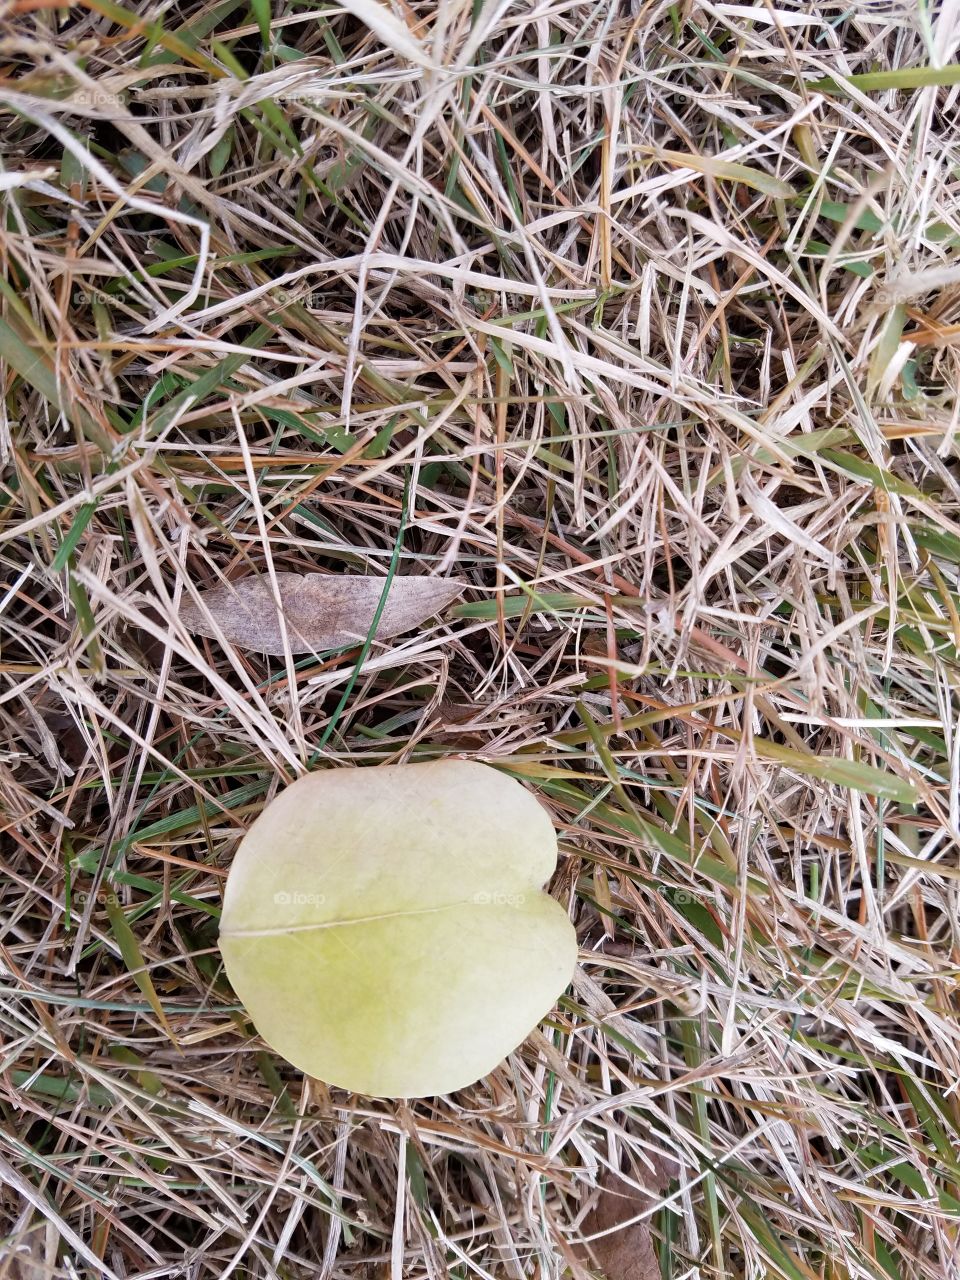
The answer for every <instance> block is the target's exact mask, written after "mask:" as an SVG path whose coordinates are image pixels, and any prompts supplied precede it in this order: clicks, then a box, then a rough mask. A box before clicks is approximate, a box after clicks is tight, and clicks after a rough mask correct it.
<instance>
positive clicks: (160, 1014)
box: [106, 890, 177, 1044]
mask: <svg viewBox="0 0 960 1280" xmlns="http://www.w3.org/2000/svg"><path fill="white" fill-rule="evenodd" d="M106 907H107V915H108V916H109V918H110V928H111V930H112V932H113V936H114V938H115V939H116V942H117V946H118V948H119V949H120V955H121V956H122V957H123V963H124V964H125V965H126V966H127V970H128V971H129V972H130V973H131V974H132V976H133V980H134V982H135V983H136V984H137V986H138V987H139V988H140V990H141V992H142V993H143V995H144V996H145V997H146V999H147V1001H148V1003H149V1005H150V1008H151V1009H152V1010H153V1012H154V1013H155V1014H156V1015H157V1019H158V1021H159V1022H160V1025H161V1026H162V1027H163V1029H164V1031H166V1033H167V1035H168V1036H169V1037H170V1039H171V1040H172V1041H173V1043H174V1044H176V1043H177V1041H176V1037H175V1036H174V1034H173V1031H172V1029H171V1027H170V1023H169V1022H168V1021H167V1015H166V1014H165V1013H164V1011H163V1005H162V1004H161V1003H160V997H159V996H158V995H157V992H156V988H155V987H154V985H153V979H152V978H151V977H150V970H149V968H148V967H147V965H146V964H145V963H144V959H143V955H142V954H141V951H140V944H139V942H137V938H136V934H135V933H134V932H133V930H132V929H131V928H130V925H129V923H128V922H127V917H126V915H125V914H124V910H123V907H121V905H120V903H119V902H118V901H117V898H116V895H115V894H114V893H113V892H112V891H110V890H108V891H107V897H106Z"/></svg>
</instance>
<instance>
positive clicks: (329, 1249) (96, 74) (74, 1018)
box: [0, 0, 960, 1280]
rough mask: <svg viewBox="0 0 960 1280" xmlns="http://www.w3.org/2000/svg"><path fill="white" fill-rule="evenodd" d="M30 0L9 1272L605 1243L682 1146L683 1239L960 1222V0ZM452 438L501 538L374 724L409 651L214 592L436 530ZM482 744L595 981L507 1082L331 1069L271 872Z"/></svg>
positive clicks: (5, 655) (910, 1238) (828, 1242)
mask: <svg viewBox="0 0 960 1280" xmlns="http://www.w3.org/2000/svg"><path fill="white" fill-rule="evenodd" d="M2 24H3V25H2V40H0V129H2V136H3V173H2V191H3V200H4V205H5V223H4V231H3V235H2V246H3V281H2V285H0V288H2V295H3V296H2V300H0V357H2V361H0V371H2V379H3V381H2V387H3V400H2V420H0V453H2V464H3V468H4V470H3V479H2V492H0V507H2V514H0V538H2V542H0V557H2V569H3V576H2V584H3V586H2V591H0V606H2V623H3V651H2V664H0V673H2V685H0V724H2V743H0V751H2V754H0V786H2V792H0V795H2V804H3V807H4V810H5V814H6V816H5V818H4V821H3V827H4V830H3V833H2V837H0V838H2V841H3V863H4V873H5V875H4V881H3V888H4V891H5V894H6V900H5V903H4V907H3V916H2V919H3V924H2V947H0V962H2V981H0V985H2V1000H0V1007H2V1013H3V1021H4V1036H3V1039H4V1042H5V1043H4V1045H3V1048H2V1050H0V1097H2V1101H0V1105H2V1108H3V1123H2V1126H0V1130H2V1131H0V1156H2V1160H0V1183H3V1184H4V1188H5V1189H4V1190H3V1191H2V1192H0V1195H2V1200H0V1258H2V1259H3V1260H2V1261H0V1274H6V1275H7V1276H11V1277H17V1276H24V1277H29V1280H37V1278H39V1277H40V1276H45V1277H77V1276H82V1277H101V1276H102V1277H117V1278H120V1277H127V1278H132V1277H140V1278H142V1280H146V1277H158V1278H159V1277H167V1276H170V1277H173V1276H188V1277H190V1278H191V1280H200V1278H201V1277H226V1276H230V1275H234V1276H238V1277H239V1276H245V1277H268V1276H269V1277H283V1278H284V1280H288V1278H289V1280H293V1278H299V1277H315V1276H316V1277H321V1276H322V1277H363V1276H388V1275H389V1276H391V1277H397V1278H398V1277H400V1276H411V1277H419V1276H429V1277H438V1276H442V1275H445V1274H449V1275H453V1276H458V1277H464V1278H466V1277H474V1276H478V1277H497V1278H498V1280H499V1278H500V1277H521V1276H543V1277H559V1276H561V1275H564V1274H566V1273H568V1272H569V1273H572V1274H574V1275H580V1276H582V1275H583V1271H582V1270H579V1268H582V1266H583V1264H582V1263H580V1262H578V1261H577V1260H576V1256H575V1250H576V1245H577V1242H578V1240H579V1239H580V1236H581V1226H582V1224H583V1223H584V1221H585V1220H586V1219H587V1218H588V1215H590V1214H591V1212H592V1207H593V1205H594V1202H595V1199H596V1194H595V1192H594V1191H593V1189H594V1188H595V1187H596V1186H597V1185H598V1183H599V1182H600V1181H601V1179H602V1178H603V1177H604V1171H605V1170H608V1169H611V1168H615V1169H620V1170H622V1171H623V1172H625V1173H626V1174H627V1176H628V1177H629V1178H630V1179H631V1180H632V1181H633V1182H635V1183H636V1184H637V1185H638V1186H640V1187H646V1188H650V1187H657V1186H659V1172H658V1171H661V1170H662V1169H663V1168H664V1167H667V1168H669V1169H670V1171H671V1173H672V1181H671V1182H670V1185H669V1187H668V1188H667V1189H666V1190H665V1191H664V1192H662V1193H659V1192H658V1198H657V1200H656V1202H655V1203H654V1204H653V1207H652V1208H646V1209H644V1210H643V1212H644V1213H645V1214H646V1215H647V1220H649V1221H650V1223H651V1225H652V1228H653V1231H654V1239H655V1241H656V1245H657V1249H658V1252H659V1257H660V1265H661V1268H662V1272H663V1275H664V1276H665V1277H670V1278H672V1277H681V1276H690V1277H692V1276H697V1275H700V1276H711V1277H720V1276H724V1277H739V1276H744V1277H747V1276H750V1277H760V1276H764V1277H784V1278H787V1280H811V1278H812V1277H825V1278H828V1280H841V1278H845V1277H857V1278H860V1277H863V1278H864V1280H866V1278H869V1280H897V1278H903V1280H908V1278H911V1277H918V1278H919V1277H924V1278H928V1277H929V1278H930V1280H940V1278H941V1277H947V1276H951V1275H956V1274H958V1270H960V1249H958V1228H960V1098H958V1096H957V1093H956V1090H955V1085H956V1081H957V1077H958V1069H960V1027H958V1016H957V1015H958V1008H960V1005H958V999H960V994H958V985H957V977H958V968H960V937H958V932H957V906H958V880H960V863H958V851H957V841H958V835H960V833H958V826H960V798H958V796H960V789H958V772H960V730H958V683H960V679H958V648H960V590H958V565H960V474H958V468H957V449H956V438H957V427H958V414H960V401H958V397H957V382H958V353H960V343H958V335H960V289H958V285H960V268H958V266H957V261H958V259H957V246H958V244H960V145H958V130H957V119H958V116H957V105H958V100H960V88H958V87H957V86H958V78H960V77H958V74H957V65H956V57H957V48H958V44H960V9H958V6H957V5H956V4H955V3H948V2H946V0H945V2H944V3H942V4H935V3H933V2H932V0H916V3H903V4H895V3H882V2H880V3H873V2H871V0H849V2H848V0H836V2H835V3H823V4H806V3H802V0H764V2H763V3H761V2H760V0H757V3H750V2H748V3H747V4H727V3H720V0H711V2H710V3H690V2H689V0H679V2H678V3H676V4H667V3H653V2H651V3H644V2H643V0H637V2H636V3H635V4H634V5H633V7H632V8H631V7H630V6H629V5H627V4H623V5H621V6H618V5H617V4H615V3H600V4H595V3H580V2H579V0H542V2H540V3H536V2H534V0H531V2H530V3H519V2H517V3H511V2H510V0H487V2H486V3H477V4H475V5H471V3H470V0H440V3H438V4H436V5H434V4H423V5H416V4H413V5H411V4H408V3H407V0H394V3H393V5H392V7H391V8H390V9H389V10H387V9H385V8H383V7H381V6H380V5H378V4H376V3H375V2H374V0H345V3H344V4H343V6H342V7H339V8H338V7H327V6H322V7H318V8H311V7H309V6H301V5H297V4H294V3H290V4H284V3H276V4H274V5H272V6H270V5H269V4H267V3H266V0H256V2H255V3H252V4H251V6H250V8H249V9H248V8H247V7H246V6H245V5H238V4H235V3H233V2H232V0H226V2H225V3H222V4H218V5H213V4H210V5H199V4H195V3H193V2H192V0H187V2H186V3H182V4H175V5H169V4H166V5H165V4H161V3H159V2H158V0H143V2H142V3H140V4H138V3H137V0H126V3H124V4H117V3H114V0H81V3H78V4H76V5H75V6H73V7H71V8H69V9H58V8H54V7H53V5H52V3H51V4H46V3H44V2H43V0H40V3H37V2H36V0H6V3H5V4H4V6H3V17H2ZM878 72H879V73H880V74H879V75H878V74H875V73H878ZM858 74H860V75H862V76H863V78H862V79H861V80H859V81H857V80H856V78H854V79H853V80H847V79H846V77H847V76H850V75H853V76H854V77H856V76H857V75H858ZM405 486H408V487H409V498H410V516H409V520H408V522H407V527H406V528H405V529H404V530H403V545H402V552H401V559H400V572H401V573H430V574H442V575H448V574H449V575H456V576H457V577H460V578H464V579H466V580H467V581H468V583H469V584H470V590H469V592H468V595H467V597H466V602H465V603H464V604H463V605H460V606H457V607H455V608H453V609H452V610H450V611H448V613H447V615H446V616H445V618H443V619H440V620H435V621H434V622H433V623H432V624H430V625H428V626H427V627H425V628H424V629H422V630H421V631H420V632H418V633H415V634H412V635H408V636H406V637H403V638H401V639H399V640H394V641H390V642H388V643H385V644H377V643H375V644H374V646H373V648H372V649H371V651H370V654H369V655H368V657H367V658H366V660H365V662H364V663H363V666H362V669H361V670H360V671H359V677H358V679H357V681H356V684H355V686H354V688H353V690H352V693H351V695H350V698H349V700H348V701H347V704H346V706H345V707H344V710H343V711H342V713H341V714H340V715H339V716H338V717H337V719H336V722H335V723H333V722H332V717H333V716H334V713H335V710H336V708H337V706H338V703H339V702H340V700H341V697H342V694H343V692H344V689H345V688H346V687H347V682H348V681H349V680H350V679H351V677H352V676H353V674H354V672H355V667H356V657H357V651H356V650H354V651H352V652H350V653H347V654H342V653H341V654H337V655H329V654H324V655H319V656H318V657H316V658H313V657H311V658H308V659H307V660H304V661H297V662H296V664H295V665H294V664H293V663H291V664H290V665H287V664H285V663H284V662H283V661H282V660H280V661H277V660H266V659H263V658H261V657H259V656H258V655H256V654H252V653H246V652H240V651H237V650H236V649H233V648H231V649H230V650H229V651H225V650H224V649H222V648H221V647H220V646H219V645H218V644H216V643H215V642H213V641H208V640H203V639H200V638H196V637H192V636H191V635H189V634H188V633H187V631H186V629H185V628H184V627H183V626H182V625H180V624H179V623H178V621H177V616H178V605H179V602H180V601H181V600H182V599H183V598H184V597H187V596H193V594H194V593H195V590H196V588H198V587H203V586H208V585H212V584H215V583H216V582H218V581H220V580H222V579H223V578H228V579H229V578H231V577H237V576H238V575H242V574H244V573H248V572H251V571H260V570H264V569H266V568H267V567H268V566H269V565H270V564H272V565H273V566H274V568H275V569H277V570H280V569H284V570H307V569H318V568H319V569H328V570H331V571H334V572H336V571H347V570H349V571H352V572H365V573H370V574H375V575H383V574H384V573H385V572H386V570H387V567H388V565H389V563H390V557H391V551H392V549H393V546H394V543H395V541H396V538H397V535H398V525H399V521H400V513H401V509H402V503H403V495H404V489H405ZM321 743H323V745H322V749H320V746H321ZM437 752H449V753H463V754H466V755H469V756H472V757H475V758H478V759H483V760H488V761H494V762H496V763H497V764H498V765H501V766H502V767H503V768H505V769H507V770H510V771H512V772H514V773H515V774H516V775H518V776H520V777H522V778H524V779H526V780H528V781H529V782H530V783H531V784H533V785H534V786H535V787H536V788H537V790H538V793H539V794H540V795H541V797H542V798H543V799H544V801H545V802H546V803H548V804H550V805H551V806H552V810H553V813H554V815H555V818H556V822H557V826H558V829H559V831H560V834H561V847H562V851H563V854H564V858H563V860H562V866H561V870H560V872H559V873H558V876H557V879H556V882H555V883H554V885H553V886H552V890H553V892H554V893H555V894H556V896H557V897H558V898H560V900H562V901H564V902H568V903H569V905H570V910H571V913H572V914H573V917H574V918H575V920H576V922H577V926H578V930H579V936H580V939H581V946H582V965H581V967H580V973H579V976H578V979H577V981H576V983H575V985H574V987H573V988H572V989H571V991H570V993H569V994H568V996H567V997H566V998H565V999H564V1000H563V1001H562V1002H561V1005H560V1006H559V1008H558V1010H557V1011H556V1016H555V1017H554V1018H553V1019H552V1020H551V1021H550V1022H549V1023H548V1024H547V1025H546V1026H545V1027H544V1028H543V1030H542V1032H541V1033H537V1034H535V1035H534V1036H533V1037H531V1039H530V1040H529V1041H528V1043H527V1044H526V1045H525V1046H524V1048H523V1049H522V1050H521V1051H518V1052H517V1053H516V1054H515V1055H513V1057H512V1058H511V1059H510V1060H509V1061H508V1062H506V1063H504V1065H503V1066H502V1067H501V1068H500V1069H499V1070H498V1071H497V1072H495V1073H494V1075H493V1076H491V1077H490V1078H489V1079H487V1080H485V1081H483V1082H481V1083H480V1084H478V1085H477V1086H476V1087H475V1088H473V1089H472V1090H469V1091H466V1092H464V1093H463V1094H459V1095H457V1096H455V1097H449V1098H442V1099H436V1100H433V1101H426V1102H421V1103H417V1104H415V1105H410V1106H407V1105H393V1104H388V1103H384V1102H380V1101H371V1100H370V1099H365V1098H357V1097H348V1096H345V1095H342V1094H339V1093H330V1092H329V1091H328V1090H327V1089H326V1088H325V1087H324V1086H323V1085H321V1084H319V1083H318V1082H316V1081H311V1080H304V1079H303V1078H302V1077H301V1076H300V1075H299V1074H298V1073H296V1072H294V1071H293V1070H291V1069H288V1068H287V1067H286V1066H285V1064H284V1063H283V1062H281V1061H278V1060H277V1059H276V1058H275V1057H274V1056H273V1055H272V1054H271V1053H270V1052H269V1051H267V1050H265V1048H264V1046H263V1045H262V1043H261V1042H259V1041H258V1040H257V1039H256V1038H255V1036H253V1034H252V1032H251V1029H250V1028H249V1026H248V1024H247V1023H246V1022H245V1020H244V1017H243V1014H242V1011H241V1010H239V1009H238V1007H237V1005H236V1003H235V1001H234V999H233V996H232V993H231V992H230V990H229V989H228V987H227V986H226V984H225V981H224V979H223V977H222V975H221V971H220V967H219V963H218V955H217V951H216V931H217V915H218V907H219V903H220V896H221V887H222V884H223V877H224V875H225V872H226V869H227V867H228V866H229V864H230V859H231V855H232V851H233V849H234V848H235V846H236V842H237V839H238V837H239V835H240V834H241V832H242V831H243V829H244V826H245V824H246V823H247V822H248V821H249V820H250V818H251V817H252V816H253V815H254V814H255V813H256V812H257V811H258V810H259V809H260V807H261V806H262V804H263V803H264V800H265V798H267V797H268V796H270V795H271V794H272V793H273V792H274V790H275V789H276V788H278V787H279V786H281V785H282V784H283V783H284V782H285V781H288V780H290V779H291V778H293V777H294V776H295V775H296V774H297V773H298V772H299V771H300V770H302V769H303V768H304V767H305V766H306V764H307V763H308V762H310V763H314V764H321V765H323V766H332V765H337V764H346V763H350V764H353V765H357V764H365V765H367V764H376V763H378V762H381V761H385V760H398V759H408V758H419V757H423V756H427V755H429V754H431V753H437ZM671 1160H672V1164H671V1163H670V1161H671ZM664 1162H666V1165H665V1164H664ZM638 1203H640V1204H648V1203H650V1202H649V1201H648V1200H646V1199H644V1198H642V1197H640V1198H638ZM589 1220H590V1221H596V1215H595V1214H594V1215H593V1217H591V1218H590V1219H589ZM610 1280H622V1277H620V1276H611V1277H610Z"/></svg>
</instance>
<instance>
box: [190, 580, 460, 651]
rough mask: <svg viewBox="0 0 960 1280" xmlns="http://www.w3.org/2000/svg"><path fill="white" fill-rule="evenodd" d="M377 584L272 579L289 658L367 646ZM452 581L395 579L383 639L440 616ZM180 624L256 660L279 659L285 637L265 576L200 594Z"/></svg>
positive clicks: (454, 592)
mask: <svg viewBox="0 0 960 1280" xmlns="http://www.w3.org/2000/svg"><path fill="white" fill-rule="evenodd" d="M383 585H384V582H383V579H382V578H374V577H361V576H359V575H357V574H326V573H278V574H277V589H278V591H279V594H280V601H281V605H282V609H283V618H284V621H285V623H286V628H287V635H288V637H289V640H290V651H291V653H318V652H321V651H322V650H325V649H343V648H346V647H347V646H348V645H353V644H357V643H359V642H360V641H362V640H365V639H366V637H367V635H368V633H369V631H370V628H371V626H372V625H373V621H374V616H375V614H376V611H377V605H378V604H379V603H380V597H381V595H382V593H383ZM465 586H466V583H463V582H456V581H454V580H453V579H452V578H427V577H407V578H395V579H394V580H393V583H392V584H391V587H390V592H389V594H388V596H387V603H386V605H385V607H384V610H383V614H382V615H381V618H380V625H379V626H378V627H377V638H378V639H380V640H389V639H390V638H391V637H393V636H398V635H401V634H402V633H403V632H404V631H412V630H413V629H414V628H415V627H418V626H419V625H420V624H421V623H422V622H426V620H427V619H428V618H432V617H433V615H434V614H435V613H439V612H440V610H441V609H443V608H445V607H446V606H447V605H448V604H449V603H450V602H451V600H455V599H456V598H457V596H458V595H460V594H461V592H462V591H463V590H464V588H465ZM180 618H181V621H182V622H183V623H184V625H185V626H186V627H188V628H189V629H190V630H191V631H196V632H199V634H200V635H202V636H210V637H212V638H213V639H219V635H218V631H219V632H222V634H223V635H224V636H225V637H226V638H227V640H229V641H230V643H231V644H235V645H238V646H240V647H241V648H243V649H250V650H252V651H253V652H255V653H269V654H272V655H273V656H274V657H277V658H282V657H283V653H284V649H283V633H282V631H281V627H280V619H279V617H278V614H277V606H276V602H275V600H274V596H273V588H272V586H271V583H270V579H269V577H267V575H266V574H257V575H254V576H251V577H248V578H238V579H237V581H236V582H231V583H229V584H228V585H227V586H222V587H212V588H211V589H210V590H209V591H203V592H201V593H200V604H199V605H196V604H194V603H192V602H191V601H185V602H184V604H183V605H182V606H181V608H180Z"/></svg>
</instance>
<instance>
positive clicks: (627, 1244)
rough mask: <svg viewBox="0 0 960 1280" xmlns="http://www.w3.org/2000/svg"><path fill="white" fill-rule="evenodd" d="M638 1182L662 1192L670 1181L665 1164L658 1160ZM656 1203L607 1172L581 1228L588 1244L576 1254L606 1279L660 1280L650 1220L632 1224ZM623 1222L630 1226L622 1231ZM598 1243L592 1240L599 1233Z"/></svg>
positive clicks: (639, 1177)
mask: <svg viewBox="0 0 960 1280" xmlns="http://www.w3.org/2000/svg"><path fill="white" fill-rule="evenodd" d="M635 1181H638V1182H639V1181H644V1182H646V1184H647V1186H648V1187H649V1188H650V1190H651V1191H652V1192H660V1191H663V1190H664V1189H665V1188H666V1186H667V1185H668V1183H669V1181H670V1178H669V1174H668V1173H667V1170H666V1166H665V1164H664V1163H663V1162H662V1161H660V1160H655V1162H654V1168H653V1170H652V1171H651V1170H646V1171H645V1172H644V1173H642V1174H640V1175H639V1176H638V1177H637V1178H636V1179H635ZM653 1203H654V1199H653V1197H652V1196H651V1195H646V1194H644V1193H643V1192H640V1191H637V1189H636V1188H635V1187H632V1186H631V1185H630V1183H629V1182H627V1181H626V1180H625V1179H624V1178H622V1177H621V1176H620V1175H619V1174H617V1173H613V1172H611V1171H609V1170H608V1171H607V1172H605V1173H604V1174H603V1176H602V1177H601V1179H600V1198H599V1200H598V1201H597V1203H596V1205H595V1206H594V1208H593V1209H591V1210H590V1212H589V1213H588V1214H587V1216H586V1218H585V1219H584V1221H583V1226H582V1227H581V1231H582V1234H583V1235H584V1236H585V1237H587V1238H588V1243H585V1244H583V1245H580V1246H578V1249H577V1252H578V1253H579V1255H580V1256H581V1257H582V1258H583V1260H584V1262H585V1263H586V1265H587V1266H588V1267H589V1268H590V1269H591V1270H592V1271H596V1272H599V1273H600V1274H601V1275H603V1276H605V1277H606V1280H660V1263H659V1261H658V1259H657V1253H656V1250H655V1249H654V1247H653V1236H652V1234H651V1219H650V1218H644V1219H642V1221H640V1222H631V1219H632V1218H636V1217H637V1215H638V1214H641V1213H644V1212H645V1211H646V1210H648V1209H649V1208H650V1206H651V1205H652V1204H653ZM620 1223H629V1225H627V1226H624V1227H622V1228H621V1229H620V1230H619V1231H616V1230H612V1228H615V1227H617V1226H618V1225H619V1224H620ZM601 1231H602V1232H609V1234H608V1235H598V1236H597V1239H596V1240H590V1239H589V1237H590V1236H593V1235H597V1233H598V1232H601Z"/></svg>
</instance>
